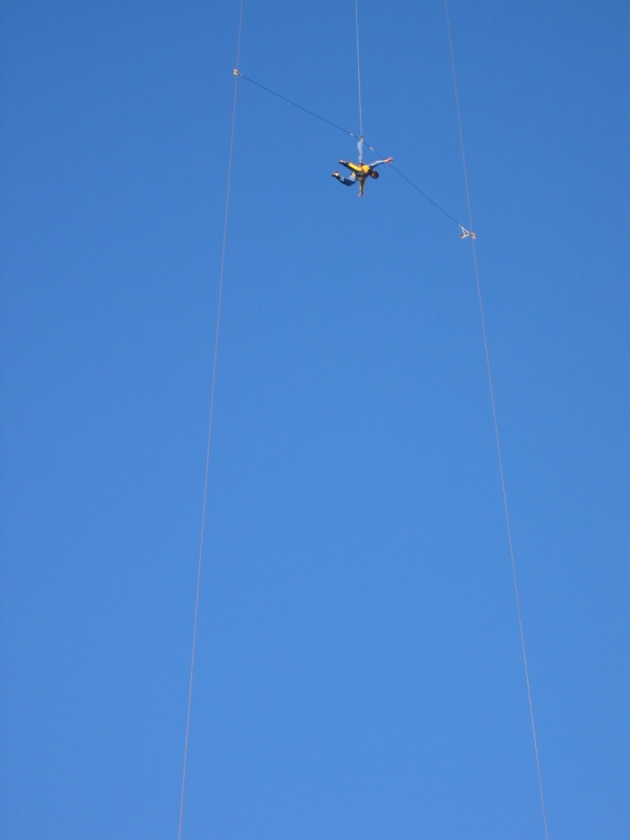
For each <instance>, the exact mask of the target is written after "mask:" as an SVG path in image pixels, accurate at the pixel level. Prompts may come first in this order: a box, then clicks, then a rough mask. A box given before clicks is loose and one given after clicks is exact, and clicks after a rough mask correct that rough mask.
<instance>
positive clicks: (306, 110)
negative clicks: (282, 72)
mask: <svg viewBox="0 0 630 840" xmlns="http://www.w3.org/2000/svg"><path fill="white" fill-rule="evenodd" d="M234 75H235V76H238V77H239V79H243V81H245V82H249V83H250V84H252V85H255V87H257V88H260V89H261V90H264V91H266V92H267V93H270V94H271V95H272V96H275V97H276V98H277V99H282V101H283V102H286V103H287V104H288V105H293V107H294V108H298V109H299V110H300V111H304V113H305V114H310V116H311V117H315V119H316V120H320V121H321V122H324V123H326V124H327V125H330V126H332V127H333V128H336V129H337V131H341V132H343V133H344V134H347V135H348V137H354V138H356V139H357V140H361V135H358V134H356V133H355V132H354V131H349V130H348V129H347V128H344V127H343V126H341V125H337V123H334V122H332V121H331V120H328V119H326V117H322V116H321V115H320V114H316V113H315V111H311V110H310V109H309V108H305V107H304V106H303V105H300V104H298V103H297V102H294V101H293V100H292V99H288V98H287V97H286V96H283V95H282V94H281V93H277V92H276V91H275V90H272V89H271V88H268V87H266V86H265V85H261V84H260V82H256V81H254V79H250V78H249V76H244V75H243V73H241V72H240V70H238V69H235V70H234ZM365 145H366V146H367V147H368V149H369V150H370V151H371V152H374V154H375V155H378V154H379V152H378V150H377V149H375V148H374V146H370V144H369V143H365ZM391 166H392V169H393V170H394V172H396V173H397V174H398V175H400V177H401V178H402V179H403V180H404V181H406V182H407V183H408V184H409V185H410V186H411V187H413V189H414V190H416V192H419V193H420V195H421V196H422V197H423V198H426V200H427V201H428V202H430V203H431V204H432V205H433V206H434V207H435V208H436V209H437V210H439V211H440V213H443V214H444V215H445V216H446V218H447V219H450V221H451V222H454V223H455V224H456V225H457V227H458V228H460V229H461V230H462V231H466V232H467V233H468V231H467V230H466V228H465V227H464V226H463V225H461V224H460V223H459V222H458V221H457V219H455V218H454V217H453V216H451V214H450V213H449V212H448V211H447V210H445V209H444V208H443V207H441V206H440V205H439V204H438V203H437V201H434V200H433V199H432V198H431V196H430V195H427V193H425V192H424V190H421V189H420V187H419V186H418V185H417V184H414V182H413V181H412V180H411V179H410V178H408V177H407V176H406V175H405V174H404V173H403V172H401V171H400V169H397V168H396V167H395V166H394V165H393V164H392V165H391Z"/></svg>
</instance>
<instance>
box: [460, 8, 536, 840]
mask: <svg viewBox="0 0 630 840" xmlns="http://www.w3.org/2000/svg"><path fill="white" fill-rule="evenodd" d="M444 8H445V11H446V27H447V29H448V45H449V49H450V53H451V69H452V71H453V87H454V90H455V107H456V110H457V124H458V126H459V142H460V146H461V152H462V166H463V169H464V185H465V187H466V202H467V204H468V222H469V229H470V230H474V227H473V221H472V212H471V209H470V191H469V188H468V171H467V168H466V154H465V152H464V132H463V130H462V118H461V112H460V107H459V92H458V89H457V74H456V73H455V56H454V53H453V38H452V35H451V20H450V15H449V12H448V0H444ZM471 244H472V253H473V263H474V266H475V278H476V282H477V298H478V300H479V312H480V315H481V330H482V332H483V346H484V351H485V355H486V369H487V372H488V385H489V387H490V402H491V403H492V419H493V422H494V437H495V440H496V447H497V455H498V458H499V472H500V474H501V491H502V493H503V508H504V510H505V524H506V528H507V536H508V545H509V548H510V560H511V564H512V578H513V581H514V594H515V596H516V612H517V615H518V627H519V632H520V637H521V650H522V653H523V666H524V668H525V682H526V684H527V700H528V703H529V717H530V721H531V726H532V736H533V739H534V753H535V756H536V771H537V774H538V789H539V792H540V804H541V808H542V818H543V824H544V828H545V838H546V840H549V831H548V828H547V810H546V808H545V795H544V792H543V783H542V773H541V770H540V757H539V754H538V738H537V736H536V722H535V719H534V703H533V700H532V690H531V683H530V679H529V666H528V664H527V651H526V649H525V633H524V630H523V617H522V613H521V599H520V595H519V589H518V578H517V575H516V561H515V559H514V544H513V541H512V525H511V523H510V512H509V509H508V500H507V490H506V487H505V474H504V470H503V457H502V454H501V440H500V437H499V424H498V421H497V409H496V402H495V398H494V385H493V382H492V369H491V367H490V353H489V350H488V337H487V332H486V319H485V315H484V311H483V299H482V295H481V283H480V281H479V266H478V264H477V249H476V246H475V240H474V239H471Z"/></svg>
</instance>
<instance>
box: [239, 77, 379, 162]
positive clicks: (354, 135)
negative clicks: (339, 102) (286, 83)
mask: <svg viewBox="0 0 630 840" xmlns="http://www.w3.org/2000/svg"><path fill="white" fill-rule="evenodd" d="M234 75H235V76H238V77H239V78H240V79H244V81H246V82H249V83H250V84H252V85H256V87H259V88H260V89H261V90H266V91H267V93H270V94H271V95H272V96H277V97H278V99H282V101H283V102H288V103H289V105H293V107H294V108H299V109H300V111H304V112H305V113H306V114H310V115H311V117H315V119H317V120H321V121H322V122H325V123H328V125H331V126H332V127H333V128H336V129H338V130H339V131H343V133H344V134H347V135H348V136H349V137H357V139H358V135H357V134H355V133H354V132H353V131H348V129H347V128H343V127H342V126H340V125H337V123H334V122H331V121H330V120H327V119H326V117H322V116H320V115H319V114H316V113H315V111H309V109H308V108H305V107H304V106H303V105H298V103H297V102H294V101H293V100H292V99H287V97H286V96H282V94H281V93H276V91H275V90H271V88H268V87H265V86H264V85H261V84H260V82H255V81H254V80H253V79H250V78H249V76H244V75H243V74H242V73H241V72H240V71H239V70H238V69H235V70H234ZM370 148H371V147H370Z"/></svg>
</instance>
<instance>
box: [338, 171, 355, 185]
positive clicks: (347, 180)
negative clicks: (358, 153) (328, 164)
mask: <svg viewBox="0 0 630 840" xmlns="http://www.w3.org/2000/svg"><path fill="white" fill-rule="evenodd" d="M332 176H333V178H336V179H337V180H338V181H341V183H342V184H345V185H346V187H351V186H352V185H353V184H356V181H357V179H356V178H344V177H343V175H340V174H339V173H338V172H333V174H332Z"/></svg>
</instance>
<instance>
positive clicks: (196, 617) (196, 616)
mask: <svg viewBox="0 0 630 840" xmlns="http://www.w3.org/2000/svg"><path fill="white" fill-rule="evenodd" d="M243 2H244V0H241V6H240V13H239V19H238V39H237V47H236V70H235V73H234V100H233V104H232V130H231V134H230V155H229V159H228V172H227V189H226V194H225V214H224V217H223V244H222V247H221V268H220V271H219V297H218V302H217V326H216V330H215V335H214V357H213V362H212V384H211V387H210V414H209V418H208V438H207V443H206V468H205V474H204V483H203V502H202V506H201V534H200V537H199V559H198V562H197V588H196V592H195V614H194V620H193V637H192V651H191V655H190V677H189V681H188V707H187V711H186V735H185V738H184V762H183V769H182V789H181V796H180V801H179V827H178V831H177V840H181V837H182V826H183V821H184V797H185V793H186V771H187V769H188V744H189V740H190V710H191V706H192V693H193V679H194V675H195V653H196V649H197V625H198V620H199V595H200V592H201V569H202V563H203V544H204V537H205V533H206V510H207V506H208V476H209V473H210V449H211V444H212V425H213V418H214V395H215V391H216V383H217V359H218V356H219V332H220V327H221V304H222V301H223V276H224V274H225V252H226V245H227V230H228V215H229V210H230V187H231V185H232V160H233V157H234V129H235V126H236V100H237V94H238V79H239V76H238V72H237V71H238V67H239V62H240V59H241V32H242V29H243Z"/></svg>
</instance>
